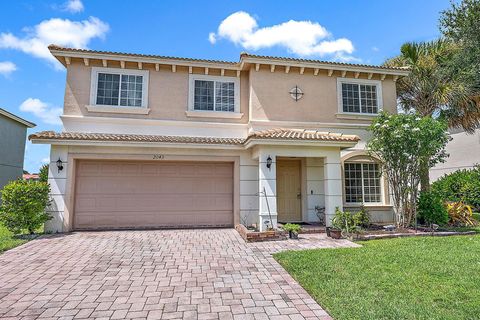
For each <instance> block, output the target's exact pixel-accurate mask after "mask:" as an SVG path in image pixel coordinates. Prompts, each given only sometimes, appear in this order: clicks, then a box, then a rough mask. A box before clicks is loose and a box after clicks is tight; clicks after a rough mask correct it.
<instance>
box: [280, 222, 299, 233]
mask: <svg viewBox="0 0 480 320" xmlns="http://www.w3.org/2000/svg"><path fill="white" fill-rule="evenodd" d="M282 228H283V230H285V231H287V232H290V231H291V232H293V233H298V232H299V231H300V230H301V229H302V227H301V226H300V225H299V224H295V223H286V224H285V225H284V226H283V227H282Z"/></svg>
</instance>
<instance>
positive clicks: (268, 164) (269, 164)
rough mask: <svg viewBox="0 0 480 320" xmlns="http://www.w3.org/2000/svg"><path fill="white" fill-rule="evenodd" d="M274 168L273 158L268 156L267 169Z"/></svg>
mask: <svg viewBox="0 0 480 320" xmlns="http://www.w3.org/2000/svg"><path fill="white" fill-rule="evenodd" d="M271 167H272V158H271V157H270V156H268V158H267V168H268V170H271V169H270V168H271Z"/></svg>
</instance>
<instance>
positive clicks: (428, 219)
mask: <svg viewBox="0 0 480 320" xmlns="http://www.w3.org/2000/svg"><path fill="white" fill-rule="evenodd" d="M417 207H418V208H417V212H418V220H419V221H420V222H423V223H427V224H429V225H430V224H432V223H435V224H438V225H445V224H447V223H448V220H449V216H448V211H447V208H446V207H445V205H444V204H443V201H442V198H441V197H440V196H439V195H438V194H437V193H435V192H434V191H423V192H421V193H420V197H419V199H418V203H417Z"/></svg>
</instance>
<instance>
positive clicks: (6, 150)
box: [0, 108, 35, 190]
mask: <svg viewBox="0 0 480 320" xmlns="http://www.w3.org/2000/svg"><path fill="white" fill-rule="evenodd" d="M33 127H35V124H34V123H32V122H30V121H27V120H24V119H22V118H20V117H18V116H16V115H14V114H12V113H10V112H8V111H7V110H4V109H2V108H0V190H2V189H3V186H4V185H6V184H7V183H8V182H9V181H12V180H17V179H21V178H22V174H23V157H24V156H25V141H26V138H27V128H33Z"/></svg>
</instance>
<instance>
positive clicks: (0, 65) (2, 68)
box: [0, 61, 17, 76]
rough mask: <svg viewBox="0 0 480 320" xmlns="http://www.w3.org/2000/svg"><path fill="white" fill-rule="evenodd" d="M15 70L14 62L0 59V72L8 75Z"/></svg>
mask: <svg viewBox="0 0 480 320" xmlns="http://www.w3.org/2000/svg"><path fill="white" fill-rule="evenodd" d="M15 70H17V66H16V65H15V63H13V62H10V61H0V74H1V75H4V76H8V75H9V74H10V73H12V72H13V71H15Z"/></svg>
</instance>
